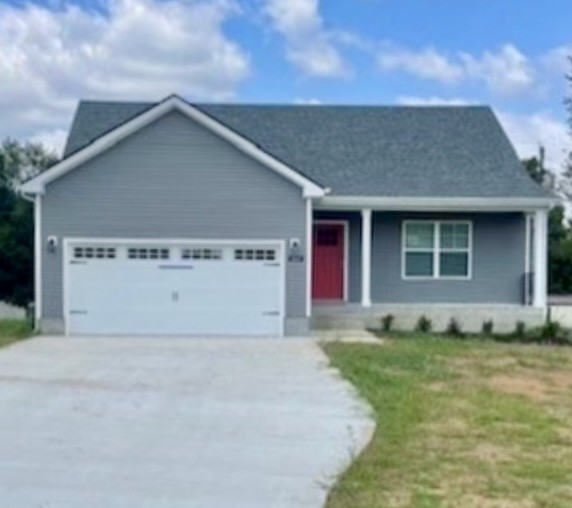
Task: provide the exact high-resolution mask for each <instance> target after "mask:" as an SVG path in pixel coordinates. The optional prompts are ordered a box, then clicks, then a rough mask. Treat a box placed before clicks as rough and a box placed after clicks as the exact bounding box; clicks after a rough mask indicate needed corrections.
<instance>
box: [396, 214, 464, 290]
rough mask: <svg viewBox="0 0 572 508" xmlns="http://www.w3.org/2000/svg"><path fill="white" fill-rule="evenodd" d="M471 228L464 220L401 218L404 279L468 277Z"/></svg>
mask: <svg viewBox="0 0 572 508" xmlns="http://www.w3.org/2000/svg"><path fill="white" fill-rule="evenodd" d="M471 250H472V227H471V223H470V222H467V221H405V222H404V223H403V255H402V263H403V277H404V278H405V279H469V278H471V257H472V256H471V254H472V253H471Z"/></svg>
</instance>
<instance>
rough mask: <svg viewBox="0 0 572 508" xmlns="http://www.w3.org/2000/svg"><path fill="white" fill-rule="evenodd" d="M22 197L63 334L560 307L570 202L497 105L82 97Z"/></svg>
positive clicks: (466, 317)
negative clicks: (551, 254) (550, 285)
mask: <svg viewBox="0 0 572 508" xmlns="http://www.w3.org/2000/svg"><path fill="white" fill-rule="evenodd" d="M21 192H22V193H23V195H25V196H27V197H28V198H30V199H31V198H33V199H34V202H35V219H36V232H35V235H36V264H35V276H36V317H37V322H38V324H39V327H40V329H41V330H42V331H44V332H46V333H66V334H74V335H78V334H85V335H100V334H113V335H122V334H151V335H161V334H166V335H263V336H282V335H300V334H305V333H307V332H308V328H309V326H316V327H319V326H363V325H365V324H366V323H367V322H368V320H370V321H371V320H372V319H373V320H376V321H378V320H379V317H380V316H381V315H382V314H384V313H387V312H391V313H394V314H395V315H396V316H397V318H398V320H402V322H403V323H409V324H411V323H413V322H414V320H415V319H417V318H418V317H419V316H420V315H421V314H422V313H424V314H426V315H428V316H429V317H432V318H433V319H435V320H436V321H437V322H445V321H446V320H447V319H449V318H450V317H451V316H455V317H457V319H460V320H461V321H462V324H463V326H466V327H467V328H471V327H472V328H475V327H479V328H480V325H481V323H482V320H484V319H493V320H495V323H502V324H503V326H505V327H509V326H512V327H514V323H515V321H516V320H523V321H526V322H529V323H538V322H540V320H542V318H543V316H544V314H545V311H546V287H547V281H546V264H547V252H546V251H547V238H546V237H547V212H548V211H549V208H550V207H551V206H552V205H553V203H554V198H553V196H551V195H550V194H548V193H547V191H545V190H543V189H542V188H541V187H540V186H538V185H537V184H535V183H534V182H533V181H532V180H531V179H530V178H528V176H527V175H526V174H525V172H524V171H523V169H522V166H521V164H520V162H519V160H518V158H517V155H516V154H515V152H514V150H513V148H512V146H511V145H510V142H509V141H508V139H507V137H506V135H505V134H504V132H503V130H502V128H501V127H500V125H499V123H498V121H497V120H496V118H495V116H494V114H493V113H492V111H491V110H490V109H489V108H487V107H465V106H463V107H378V106H372V107H370V106H264V105H254V106H253V105H212V104H190V103H188V102H186V101H185V100H183V99H181V98H179V97H177V96H171V97H168V98H166V99H165V100H163V101H161V102H159V103H120V102H81V103H80V105H79V108H78V110H77V113H76V115H75V119H74V121H73V125H72V128H71V132H70V134H69V139H68V142H67V147H66V151H65V157H64V158H63V160H62V161H61V162H60V163H58V164H57V165H56V166H54V167H52V168H51V169H49V170H48V171H46V172H44V173H42V174H41V175H39V176H37V177H35V178H34V179H32V180H30V181H28V182H26V183H25V184H24V185H23V186H22V188H21Z"/></svg>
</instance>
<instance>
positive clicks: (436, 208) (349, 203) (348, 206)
mask: <svg viewBox="0 0 572 508" xmlns="http://www.w3.org/2000/svg"><path fill="white" fill-rule="evenodd" d="M556 204H558V200H557V199H556V198H461V197H454V198H430V197H427V198H423V197H419V198H415V197H403V198H399V197H365V196H364V197H360V196H355V197H354V196H326V197H324V198H322V199H318V200H316V201H315V202H314V208H315V209H322V210H355V209H356V208H358V209H361V208H364V207H365V208H371V209H373V210H389V211H424V212H426V211H431V212H458V211H467V212H475V211H483V212H487V211H491V212H492V211H495V212H511V211H515V212H522V211H533V210H539V209H548V208H551V207H553V206H555V205H556Z"/></svg>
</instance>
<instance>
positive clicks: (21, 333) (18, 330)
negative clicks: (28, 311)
mask: <svg viewBox="0 0 572 508" xmlns="http://www.w3.org/2000/svg"><path fill="white" fill-rule="evenodd" d="M31 334H32V328H31V326H30V323H29V322H28V321H23V320H17V319H2V320H0V347H3V346H7V345H8V344H11V343H12V342H15V341H17V340H21V339H25V338H26V337H29V336H30V335H31Z"/></svg>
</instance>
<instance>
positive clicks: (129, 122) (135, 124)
mask: <svg viewBox="0 0 572 508" xmlns="http://www.w3.org/2000/svg"><path fill="white" fill-rule="evenodd" d="M137 110H138V108H137V107H134V108H133V109H132V110H131V113H132V116H131V117H130V118H126V119H124V120H123V121H121V123H120V124H119V125H117V124H116V125H114V126H111V121H120V119H119V118H118V117H115V118H113V120H107V121H108V122H109V123H108V126H111V127H109V129H108V130H107V131H105V132H103V133H99V135H98V136H96V137H93V138H92V139H91V138H90V139H89V141H87V143H86V144H84V145H83V146H78V147H77V149H76V150H75V151H74V152H73V153H68V154H67V155H66V157H65V158H64V159H63V160H62V161H61V162H59V163H58V164H56V165H55V166H53V167H51V168H50V169H49V170H47V171H45V172H43V173H41V174H40V175H38V176H36V177H35V178H33V179H31V180H29V181H28V182H26V183H24V184H23V185H22V186H21V188H20V190H21V192H23V193H29V194H42V193H43V192H44V190H45V186H46V184H48V183H49V182H51V181H53V180H55V179H57V178H59V177H61V176H63V175H64V174H66V173H68V172H69V171H72V170H73V169H75V168H76V167H78V166H80V165H81V164H83V163H85V162H87V161H88V160H90V159H92V158H93V157H96V156H97V155H99V154H100V153H102V152H104V151H106V150H108V149H109V148H111V147H112V146H114V145H115V144H117V143H118V142H119V141H121V140H123V139H125V138H126V137H128V136H130V135H131V134H133V133H135V132H137V131H139V130H140V129H142V128H144V127H146V126H147V125H149V124H150V123H152V122H155V121H156V120H158V119H159V118H162V117H163V116H164V115H166V114H168V113H170V112H172V111H178V112H180V113H182V114H184V115H186V116H187V117H189V118H190V119H192V120H194V121H196V122H197V123H198V124H200V125H202V126H203V127H205V128H206V129H208V130H210V131H211V132H213V133H215V134H217V135H218V136H220V137H221V138H223V139H225V140H226V141H228V142H229V143H230V144H232V145H233V146H234V147H235V148H237V149H238V150H240V151H242V152H244V153H246V154H247V155H249V156H251V157H252V158H253V159H255V160H257V161H258V162H260V163H261V164H263V165H265V166H266V167H268V168H269V169H271V170H273V171H275V172H276V173H278V174H280V175H281V176H282V177H284V178H286V179H287V180H290V181H291V182H293V183H294V184H296V185H298V186H299V187H301V188H302V190H303V194H304V197H321V196H323V195H324V194H325V191H324V189H322V188H321V187H320V186H319V185H317V184H316V183H315V182H313V181H311V180H310V179H308V178H306V177H305V176H304V175H302V174H300V173H299V172H297V171H296V170H294V169H292V168H290V167H288V166H287V165H286V164H284V163H283V162H282V161H280V160H278V159H276V158H275V157H273V156H271V155H269V154H268V153H266V152H264V151H263V150H261V149H260V148H259V147H258V146H256V145H255V144H254V143H252V142H250V141H249V140H248V139H246V138H244V137H242V136H241V135H239V134H237V133H236V132H234V131H233V130H232V129H231V128H229V127H227V126H226V125H223V124H222V123H220V122H218V121H217V120H216V119H214V118H212V117H211V116H209V115H207V114H205V113H204V112H202V111H200V110H199V109H197V108H196V107H195V106H193V105H191V104H189V103H187V102H185V101H184V100H182V99H181V98H180V97H177V96H171V97H168V98H167V99H165V100H164V101H162V102H160V103H157V104H154V105H153V104H151V105H147V107H141V108H140V110H139V111H137ZM106 118H107V117H106ZM85 125H86V124H83V123H82V122H79V121H78V118H77V117H76V119H75V120H74V126H73V127H72V130H74V131H75V132H78V133H81V132H82V129H83V127H84V126H85ZM80 136H81V134H80ZM71 138H72V136H70V139H71ZM68 148H69V143H68ZM66 151H69V150H66Z"/></svg>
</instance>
